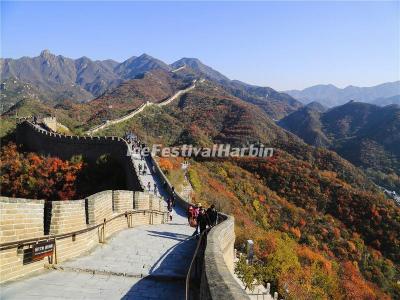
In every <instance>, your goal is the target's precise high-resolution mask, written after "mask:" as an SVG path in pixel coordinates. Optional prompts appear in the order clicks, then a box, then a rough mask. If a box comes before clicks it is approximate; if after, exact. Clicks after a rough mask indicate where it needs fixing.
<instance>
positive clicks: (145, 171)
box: [143, 164, 147, 175]
mask: <svg viewBox="0 0 400 300" xmlns="http://www.w3.org/2000/svg"><path fill="white" fill-rule="evenodd" d="M146 174H147V165H146V164H144V165H143V175H146Z"/></svg>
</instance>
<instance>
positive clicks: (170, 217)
mask: <svg viewBox="0 0 400 300" xmlns="http://www.w3.org/2000/svg"><path fill="white" fill-rule="evenodd" d="M173 214H174V211H173V209H172V207H171V208H170V209H168V215H169V220H170V221H172V216H173Z"/></svg>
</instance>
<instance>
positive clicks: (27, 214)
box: [0, 197, 44, 243]
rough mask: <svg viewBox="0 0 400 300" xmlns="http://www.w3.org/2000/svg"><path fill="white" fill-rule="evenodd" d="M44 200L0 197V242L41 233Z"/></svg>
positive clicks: (21, 238)
mask: <svg viewBox="0 0 400 300" xmlns="http://www.w3.org/2000/svg"><path fill="white" fill-rule="evenodd" d="M43 219H44V200H28V199H20V198H8V197H0V243H5V242H11V241H14V240H23V239H29V238H32V237H36V236H40V235H43Z"/></svg>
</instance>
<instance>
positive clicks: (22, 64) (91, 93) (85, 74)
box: [0, 50, 302, 119]
mask: <svg viewBox="0 0 400 300" xmlns="http://www.w3.org/2000/svg"><path fill="white" fill-rule="evenodd" d="M0 68H1V79H2V89H3V90H7V91H8V93H14V92H15V89H14V88H13V87H14V86H16V85H19V86H21V85H29V86H31V90H30V91H34V92H30V93H29V94H28V93H26V92H25V91H24V90H22V91H21V90H19V91H17V92H16V93H14V94H15V95H14V97H11V96H7V94H5V95H4V96H3V99H2V100H3V102H4V108H3V111H6V110H7V109H8V108H10V107H11V106H12V105H13V104H15V103H16V102H17V101H18V100H22V99H26V98H36V99H39V100H40V101H43V102H48V103H52V104H55V103H60V102H63V101H64V100H70V101H73V102H87V101H89V100H91V99H93V98H96V97H99V96H101V95H103V94H104V93H106V92H107V93H110V92H111V91H112V90H114V89H115V88H117V87H118V86H119V85H120V84H121V83H123V82H127V81H129V80H133V79H135V78H137V77H140V76H142V75H143V74H144V73H146V72H149V71H152V70H159V71H164V72H171V73H177V74H181V75H184V76H185V77H186V79H188V78H189V79H192V80H193V79H195V78H200V77H202V78H205V79H208V80H211V81H214V82H216V83H218V84H219V85H221V86H222V87H223V88H225V89H227V90H229V91H230V92H232V93H233V94H235V95H236V96H238V97H240V98H243V99H246V101H248V102H252V103H255V104H257V105H259V106H261V107H263V109H264V110H265V111H266V112H267V113H269V114H270V115H271V117H273V118H275V119H280V118H282V117H284V116H285V115H287V114H288V113H290V112H293V111H295V110H296V109H297V108H299V107H301V106H302V104H301V103H300V102H299V101H297V100H295V99H294V98H292V97H291V96H289V95H286V94H284V93H279V92H277V91H275V90H273V89H272V88H267V87H257V86H251V85H248V84H245V83H242V82H239V81H232V80H230V79H229V78H227V77H226V76H224V75H222V74H221V73H219V72H218V71H216V70H214V69H212V68H211V67H209V66H207V65H205V64H203V63H202V62H201V61H200V60H198V59H196V58H182V59H180V60H178V61H176V62H174V63H172V64H170V65H169V64H166V63H164V62H162V61H161V60H159V59H156V58H154V57H151V56H150V55H147V54H142V55H140V56H138V57H136V56H132V57H131V58H129V59H127V60H125V61H124V62H122V63H118V62H116V61H113V60H95V61H94V60H91V59H89V58H87V57H81V58H78V59H71V58H68V57H64V56H62V55H54V54H52V53H50V52H49V51H48V50H43V51H42V52H41V53H40V55H39V56H37V57H32V58H30V57H22V58H19V59H10V58H6V59H1V60H0ZM10 82H12V83H13V84H10Z"/></svg>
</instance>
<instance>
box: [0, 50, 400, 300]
mask: <svg viewBox="0 0 400 300" xmlns="http://www.w3.org/2000/svg"><path fill="white" fill-rule="evenodd" d="M2 74H4V75H5V77H4V78H3V79H2V80H3V85H2V90H3V91H4V93H2V95H5V96H6V97H5V98H4V99H7V100H9V103H10V105H12V106H11V107H10V108H9V109H8V110H7V111H6V112H5V113H3V114H2V116H1V121H2V122H0V132H1V135H2V136H4V135H5V134H6V133H8V134H7V136H6V138H5V140H7V139H11V140H12V138H13V129H15V126H16V125H15V123H16V122H15V118H14V116H15V115H16V114H17V113H18V116H30V115H37V116H39V117H40V116H43V115H54V116H56V118H57V121H58V122H60V123H61V124H63V125H65V126H67V127H68V129H69V130H70V132H71V133H72V134H76V135H82V134H83V133H84V132H86V131H87V130H88V129H90V128H92V127H93V126H96V125H98V124H100V123H103V122H105V121H106V120H110V119H116V118H118V117H120V116H124V115H128V114H130V113H131V112H132V111H133V110H135V109H136V108H138V107H139V106H140V105H142V104H143V103H145V102H151V103H155V104H156V103H160V102H163V101H165V100H166V99H169V98H170V97H171V96H173V95H176V94H177V93H179V91H181V90H183V89H186V88H188V87H189V86H194V88H192V89H190V90H189V91H188V92H185V93H182V94H181V95H180V97H177V98H176V99H175V100H174V101H171V102H170V103H168V105H165V106H157V105H149V106H147V107H146V108H145V109H144V110H143V111H141V112H140V113H139V114H136V115H135V116H134V117H132V118H129V119H126V120H125V121H124V122H121V123H118V124H117V123H115V124H111V125H110V126H108V127H106V128H105V129H102V130H101V131H98V132H96V135H97V134H98V135H112V136H120V137H123V136H124V135H125V133H126V132H129V131H133V132H135V134H136V135H137V136H138V137H139V138H140V139H142V140H144V141H145V142H146V143H148V144H155V143H157V144H162V145H169V146H179V145H182V144H192V145H196V146H200V147H204V146H207V147H209V146H211V145H213V144H216V143H217V144H218V143H221V144H231V145H234V146H241V145H248V144H258V143H262V144H264V145H268V146H269V147H273V148H274V156H273V157H272V158H271V159H265V158H256V159H253V158H248V157H244V158H243V157H238V158H229V159H224V158H211V159H205V158H204V159H200V158H199V159H190V165H191V166H190V169H189V170H188V178H189V180H190V182H191V184H192V186H193V187H194V192H195V194H194V197H195V199H194V200H196V201H197V202H200V201H201V203H207V205H210V204H212V203H215V204H216V205H217V207H218V208H219V210H221V211H224V212H226V213H229V214H233V215H234V216H235V220H236V230H237V240H238V246H240V244H242V243H243V242H244V241H245V240H246V239H253V240H254V241H255V251H257V252H256V253H257V256H258V257H259V258H260V259H261V260H262V261H263V262H264V263H265V264H264V267H265V271H266V273H265V274H267V275H268V276H267V277H268V278H266V279H268V281H266V282H270V280H273V281H272V282H273V284H274V285H275V286H277V287H278V290H279V292H280V293H282V295H286V294H284V293H289V292H287V290H286V288H285V285H286V283H293V282H295V283H296V282H297V283H296V284H298V285H296V286H295V287H293V289H292V288H290V293H289V294H287V295H286V297H285V299H286V298H287V299H303V298H304V299H340V297H343V298H346V299H347V298H348V299H388V297H385V295H391V296H392V297H393V298H394V299H396V298H398V296H399V295H400V292H399V290H398V289H397V285H395V284H396V280H398V278H399V277H398V276H399V274H400V272H399V261H400V254H399V253H400V252H399V245H400V244H399V240H400V224H399V222H398V220H399V216H400V209H399V208H398V207H397V206H396V205H395V203H394V202H393V201H392V200H391V199H387V198H385V196H384V195H383V193H381V192H380V190H379V189H378V188H377V187H376V185H375V184H374V183H373V182H372V181H371V180H370V178H371V177H372V178H373V179H374V180H376V179H377V175H376V174H373V173H370V172H369V173H365V172H364V170H366V169H368V168H369V169H372V170H373V171H374V172H381V173H382V174H384V173H385V172H386V173H389V172H392V173H393V174H394V176H397V175H396V174H398V170H399V169H400V168H399V161H400V160H399V157H400V156H399V150H400V149H399V146H398V145H400V141H399V132H400V131H399V129H400V125H399V124H400V117H399V107H398V106H395V105H391V106H386V107H378V106H376V105H372V104H366V103H357V102H350V103H347V104H345V105H342V106H339V107H335V108H331V109H329V108H327V107H326V106H325V105H323V104H321V103H318V102H315V101H314V102H311V103H309V104H307V105H305V106H304V105H303V104H302V103H301V102H299V101H298V100H296V99H295V98H293V97H292V96H290V95H288V94H286V93H281V92H278V91H276V90H274V89H272V88H270V87H260V86H254V85H249V84H246V83H243V82H240V81H237V80H230V79H229V78H227V77H226V76H224V75H222V74H221V73H219V72H218V71H216V70H213V69H212V68H210V67H208V66H206V65H204V64H203V63H201V61H199V60H198V59H193V58H183V59H180V60H178V61H177V62H175V63H173V64H171V65H169V64H165V63H163V62H162V61H160V60H158V59H155V58H152V57H151V56H149V55H145V54H144V55H141V56H139V57H132V58H130V59H128V60H126V61H125V62H122V63H118V62H115V61H111V60H108V61H92V60H90V59H88V58H80V59H77V60H72V59H68V58H65V57H62V56H55V55H53V54H51V53H49V52H48V51H44V52H42V54H41V55H40V56H39V57H35V58H21V59H19V60H10V59H8V60H7V59H6V60H2ZM7 76H8V77H7ZM52 95H54V97H53V96H52ZM68 95H69V96H68ZM79 95H82V96H85V95H86V96H87V98H81V96H79ZM45 96H47V98H44V97H45ZM22 97H24V98H22ZM56 97H58V98H56ZM4 99H3V98H2V100H4ZM15 102H17V103H15ZM12 103H14V104H12ZM2 141H3V143H2V144H4V140H2ZM306 142H307V143H306ZM332 150H334V151H332ZM335 151H337V153H336V152H335ZM338 153H339V154H341V155H342V156H343V157H345V158H346V159H344V158H343V157H342V156H340V155H339V154H338ZM355 164H356V165H358V166H360V167H362V168H363V169H364V170H362V169H361V168H358V167H357V166H356V165H355ZM176 165H177V169H178V170H179V172H181V171H182V170H181V167H180V163H177V164H176ZM169 171H171V173H169V174H168V175H169V176H171V179H174V180H175V179H176V180H178V179H179V178H182V179H183V178H184V176H183V174H180V173H175V174H174V173H173V172H172V171H173V170H169ZM177 172H178V171H177ZM381 173H379V174H381ZM369 177H370V178H369ZM390 178H396V177H390ZM384 179H385V180H386V179H387V178H386V177H384ZM387 182H389V181H388V180H386V181H385V184H386V183H387ZM399 182H400V181H399ZM382 185H383V184H382ZM399 187H400V184H399ZM280 245H284V247H281V246H280ZM282 255H283V256H282ZM264 260H265V261H264ZM274 261H276V262H277V263H275V264H277V266H278V267H276V268H275V267H273V268H270V267H271V265H272V266H275V265H274ZM260 262H261V261H260ZM281 265H284V266H288V267H287V268H286V267H285V268H281V267H280V266H281ZM346 266H347V267H346ZM287 270H294V271H293V272H292V271H291V272H288V271H287ZM303 270H304V272H303ZM296 272H297V273H296ZM298 272H300V273H298ZM289 273H290V274H289ZM293 274H294V275H293ZM296 274H297V275H296ZM289 275H290V276H292V275H293V276H294V278H291V277H287V276H289ZM321 276H322V277H321ZM304 282H306V283H307V284H304ZM372 283H374V285H373V284H372ZM310 289H311V290H314V292H315V294H313V295H314V296H310V297H308V298H307V297H302V295H308V294H309V293H310ZM382 293H384V294H385V295H383V296H381V294H382ZM335 295H341V296H338V297H336V296H335ZM343 295H344V296H343Z"/></svg>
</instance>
